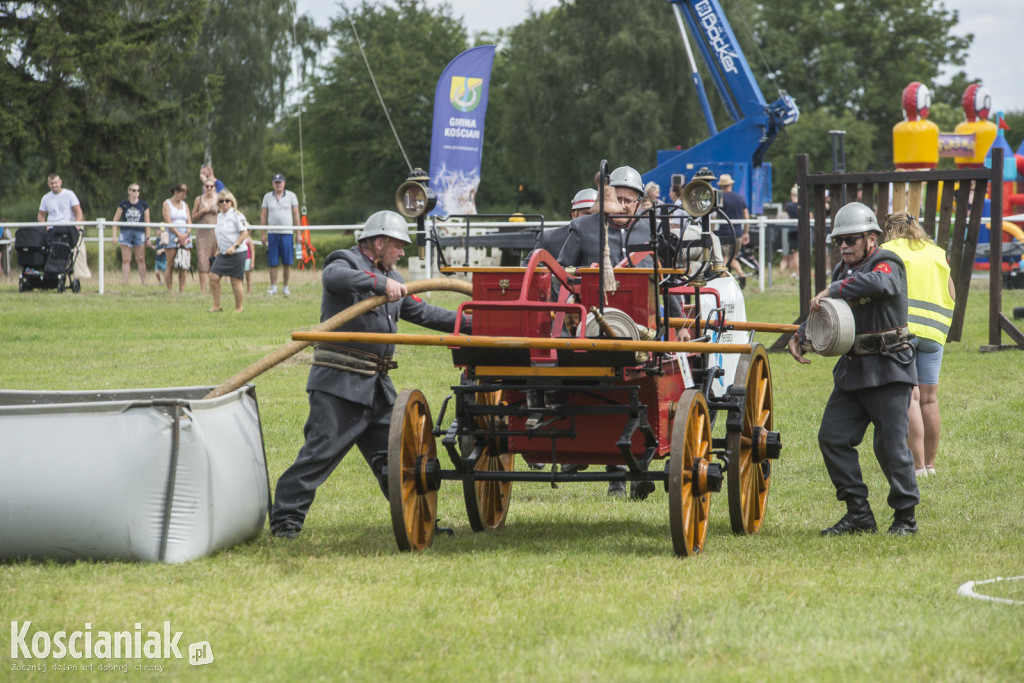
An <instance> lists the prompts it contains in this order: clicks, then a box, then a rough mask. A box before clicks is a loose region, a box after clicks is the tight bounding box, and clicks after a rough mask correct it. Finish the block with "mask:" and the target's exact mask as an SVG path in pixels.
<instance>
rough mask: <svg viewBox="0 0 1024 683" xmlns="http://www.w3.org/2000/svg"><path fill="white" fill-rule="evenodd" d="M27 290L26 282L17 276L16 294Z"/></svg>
mask: <svg viewBox="0 0 1024 683" xmlns="http://www.w3.org/2000/svg"><path fill="white" fill-rule="evenodd" d="M28 290H29V286H28V283H27V282H25V281H24V280H22V279H21V278H20V277H19V278H18V294H21V293H22V292H27V291H28Z"/></svg>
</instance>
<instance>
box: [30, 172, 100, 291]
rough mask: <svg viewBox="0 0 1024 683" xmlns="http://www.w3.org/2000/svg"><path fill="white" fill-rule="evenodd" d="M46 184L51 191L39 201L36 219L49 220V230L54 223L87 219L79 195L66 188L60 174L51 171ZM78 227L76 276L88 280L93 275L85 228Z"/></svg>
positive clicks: (76, 221) (43, 221) (41, 221)
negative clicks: (87, 253) (84, 216)
mask: <svg viewBox="0 0 1024 683" xmlns="http://www.w3.org/2000/svg"><path fill="white" fill-rule="evenodd" d="M46 184H47V185H49V187H50V191H49V192H47V193H46V194H45V195H43V198H42V200H40V202H39V213H38V215H37V216H36V220H37V221H38V222H40V223H46V222H49V223H50V225H48V226H47V228H46V229H47V230H49V229H50V228H52V227H53V224H54V223H81V221H83V220H85V219H84V218H83V216H82V204H81V202H79V201H78V195H76V194H75V193H74V192H73V191H72V190H66V189H64V181H63V180H61V177H60V175H58V174H56V173H51V174H50V175H49V176H48V177H47V179H46ZM75 227H76V228H78V255H77V256H76V257H75V271H74V277H76V278H78V279H80V280H87V279H89V278H91V277H92V272H91V271H90V270H89V263H88V258H87V255H86V252H85V230H84V229H83V228H82V226H81V225H80V224H79V225H76V226H75Z"/></svg>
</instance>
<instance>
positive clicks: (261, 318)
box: [0, 272, 1024, 681]
mask: <svg viewBox="0 0 1024 683" xmlns="http://www.w3.org/2000/svg"><path fill="white" fill-rule="evenodd" d="M265 277H266V275H265V273H262V272H261V273H257V279H256V282H255V284H254V292H255V293H254V294H253V295H252V296H251V297H250V298H248V299H247V300H246V303H245V313H243V314H241V315H235V314H233V313H230V312H225V313H220V314H209V313H207V312H206V311H207V309H208V308H209V305H210V302H209V297H208V296H201V295H200V294H199V292H198V286H197V285H196V284H195V283H191V284H190V291H189V292H187V293H186V294H185V295H168V294H167V292H166V291H165V290H163V289H160V288H157V287H155V286H150V287H148V288H143V287H140V286H138V285H133V286H128V287H124V286H121V285H120V278H119V275H117V274H114V275H112V276H111V275H110V274H108V279H107V294H105V295H104V296H99V295H97V294H95V287H94V286H93V285H88V284H87V285H86V287H85V291H84V292H83V293H82V294H80V295H72V294H70V293H65V294H59V295H58V294H56V293H55V292H53V291H49V292H33V293H29V294H22V295H19V294H17V288H16V283H15V282H14V281H12V280H6V281H4V280H0V349H2V351H3V354H2V356H0V387H2V388H4V389H39V390H57V389H108V388H109V389H117V388H141V387H160V386H184V385H212V384H217V383H219V382H220V381H222V380H224V379H226V378H227V377H229V376H231V375H233V374H234V373H236V372H237V371H238V370H240V369H241V368H243V367H245V366H246V365H248V364H249V363H251V362H253V361H254V360H257V359H259V358H261V357H262V356H263V355H265V354H267V353H269V352H270V351H272V350H274V349H275V348H277V347H278V346H280V345H281V344H284V343H286V342H287V341H288V334H289V332H290V331H291V330H294V329H299V328H303V327H308V326H311V325H313V324H315V323H316V322H317V317H318V313H319V284H318V282H317V281H316V279H315V278H313V277H309V276H301V277H299V278H297V280H298V281H297V282H295V283H294V284H293V286H292V289H293V292H294V294H293V296H292V297H291V298H290V299H282V298H281V297H273V298H272V297H269V296H268V295H266V294H265V293H264V292H265V290H266V284H267V283H266V280H265ZM133 278H134V273H133ZM777 281H778V280H777ZM1004 297H1005V298H1004V311H1006V312H1007V313H1009V312H1010V311H1012V309H1013V307H1015V306H1021V305H1024V292H1021V291H1007V292H1005V294H1004ZM433 301H435V302H439V303H442V304H444V305H448V306H454V305H455V304H456V303H457V301H459V297H457V296H456V295H436V296H434V297H433ZM746 301H747V312H748V318H749V319H751V320H765V321H776V322H790V321H791V320H792V319H793V317H794V315H795V313H796V312H797V310H798V302H797V292H796V288H795V286H794V285H793V284H792V283H791V282H789V281H786V282H782V283H780V284H779V285H778V286H777V287H776V288H775V289H774V290H772V291H771V292H767V293H763V294H757V293H752V294H748V296H747V300H746ZM987 310H988V297H987V282H980V281H979V282H975V287H974V289H973V291H972V293H971V296H970V307H969V312H968V317H967V326H966V330H965V334H964V339H963V342H961V343H957V344H950V345H948V346H947V348H946V357H945V362H944V365H943V373H942V384H941V387H942V388H941V391H940V400H941V408H942V415H943V419H944V433H943V438H942V444H941V447H940V452H939V458H938V475H937V476H935V477H931V478H928V479H926V480H923V481H922V485H921V493H922V504H921V506H920V507H919V508H918V521H919V524H920V527H921V531H920V533H919V534H918V535H917V536H916V537H913V538H890V537H888V536H887V535H886V534H884V533H883V534H879V535H875V536H862V537H856V538H841V539H822V538H819V536H818V530H819V529H820V528H822V527H823V526H826V525H828V524H831V523H832V522H834V521H835V520H836V519H838V517H839V516H841V514H842V513H843V510H842V508H841V505H840V504H839V503H838V502H837V501H836V500H835V496H834V490H833V488H832V486H831V484H830V482H829V480H828V477H827V475H826V473H825V469H824V466H823V464H822V462H821V457H820V454H819V452H818V449H817V442H816V433H817V429H818V423H819V419H820V416H821V410H822V407H823V404H824V401H825V399H826V397H827V396H828V393H829V390H830V385H831V373H830V370H831V366H832V362H831V361H830V360H829V359H824V358H817V357H815V358H814V359H813V364H812V365H810V366H807V367H804V366H798V365H797V364H796V363H795V362H793V361H792V360H791V359H790V358H789V357H788V355H787V356H782V355H772V357H771V360H772V370H773V374H774V390H775V411H776V412H775V418H776V422H775V424H776V428H777V429H779V431H781V433H782V438H783V445H784V448H783V455H782V459H781V460H780V461H779V462H778V463H777V465H776V467H775V469H774V470H773V474H774V476H773V478H772V489H771V494H770V496H769V512H768V516H767V520H766V521H765V525H764V528H763V529H762V531H761V532H760V533H759V534H757V535H755V536H752V537H742V538H741V537H737V536H734V535H733V534H732V533H731V532H730V529H729V519H728V517H729V514H728V504H727V501H726V497H725V494H724V493H723V494H721V495H719V496H716V497H715V498H714V499H713V502H712V506H711V531H710V534H709V538H708V542H707V545H706V547H705V552H704V553H703V554H702V555H701V556H699V557H696V558H690V559H680V558H677V557H675V556H674V555H673V553H672V544H671V538H670V535H669V517H668V497H667V495H666V494H665V492H664V491H663V490H661V489H659V490H658V491H656V492H655V493H654V494H652V495H651V497H650V498H649V499H648V500H646V501H645V502H628V501H623V500H617V499H609V498H608V497H607V496H606V495H605V488H606V486H605V485H604V484H575V485H562V486H561V487H560V488H559V489H557V490H553V489H551V488H550V487H549V486H545V485H538V484H515V485H513V493H512V505H511V511H510V513H509V517H508V523H507V526H506V527H505V528H504V529H503V530H500V531H498V532H495V533H490V534H475V533H473V532H472V531H471V530H470V528H469V524H468V521H467V520H466V512H465V508H464V504H463V501H462V492H461V487H460V486H459V485H458V484H452V483H446V484H445V485H444V486H442V488H441V491H440V493H439V511H440V515H441V520H442V523H444V524H447V525H449V526H452V527H454V529H455V536H454V537H453V538H448V537H440V538H438V539H437V540H436V542H435V543H434V545H433V547H432V548H431V549H429V550H428V551H426V552H424V553H421V554H400V553H398V552H397V550H396V547H395V542H394V537H393V534H392V531H391V521H390V515H389V510H388V506H387V504H386V502H385V501H384V499H383V498H382V497H381V496H380V493H379V492H378V489H377V487H376V485H375V483H374V482H373V481H372V480H371V477H370V474H369V471H368V468H367V467H366V465H365V463H364V461H363V459H362V458H360V457H358V455H357V454H352V455H350V457H348V458H346V459H345V461H344V462H343V463H342V465H341V466H340V467H339V469H338V471H337V472H336V473H335V474H334V476H332V478H331V479H330V480H329V481H328V482H327V484H325V485H324V486H323V487H322V488H321V489H320V491H319V495H318V497H317V500H316V503H315V504H314V506H313V508H312V510H311V513H310V516H309V518H308V519H307V524H306V529H305V531H304V532H303V534H302V536H301V537H300V538H299V539H298V540H296V541H292V542H288V541H284V540H281V539H275V538H272V537H270V535H269V533H267V532H266V531H264V532H263V533H262V534H261V535H260V536H259V537H257V538H256V539H254V540H253V541H251V542H249V543H246V544H244V545H241V546H238V547H235V548H231V549H229V550H226V551H224V552H221V553H219V554H217V555H216V556H213V557H208V558H205V559H201V560H198V561H195V562H191V563H188V564H185V565H179V566H164V565H152V564H138V563H118V562H109V563H108V562H77V563H71V564H59V563H54V562H46V561H20V562H9V563H3V564H0V632H2V633H3V635H2V636H0V664H2V669H0V671H2V673H0V678H4V679H7V680H21V679H23V678H24V679H25V680H31V679H43V678H45V677H47V676H53V675H54V674H53V672H52V671H47V672H46V673H45V674H44V673H42V672H38V671H36V672H15V671H12V670H11V669H12V666H13V665H15V664H18V663H20V664H28V663H31V662H26V661H25V660H18V661H17V662H12V660H11V652H10V636H9V632H10V630H9V627H8V623H9V622H10V621H14V620H16V621H19V622H24V621H26V620H31V621H32V622H33V624H32V630H33V631H35V630H43V631H48V632H49V633H51V634H53V633H55V632H56V631H60V630H66V631H72V630H81V629H83V628H84V625H85V623H91V624H92V629H93V630H94V631H99V630H109V631H115V630H126V629H132V628H133V625H134V624H135V623H139V622H141V623H142V624H143V629H144V630H145V629H147V628H157V627H158V626H160V625H162V624H163V622H164V621H171V622H172V624H173V627H174V629H175V630H181V631H183V632H184V635H183V637H182V644H187V643H191V642H195V641H202V640H206V641H209V642H210V643H211V646H212V649H213V652H214V655H215V661H214V662H213V663H212V664H211V665H209V666H203V667H196V668H193V667H191V666H189V665H188V663H186V662H185V661H181V660H160V661H157V662H156V663H158V664H161V665H163V666H164V667H165V668H164V671H163V672H162V673H160V674H156V673H146V674H145V675H147V676H161V677H163V678H158V679H157V680H172V679H178V678H185V677H186V676H206V677H209V678H212V679H217V680H305V679H319V680H374V681H376V680H385V681H395V680H452V681H470V680H472V681H483V680H508V681H523V680H544V681H549V680H550V681H620V680H630V681H640V680H643V681H648V680H664V681H676V680H716V681H717V680H726V681H740V680H743V681H747V680H768V681H805V680H811V681H833V680H835V681H861V680H865V681H867V680H870V681H892V680H901V681H1019V680H1022V679H1024V605H1020V604H1018V605H1007V604H996V603H991V602H983V601H980V600H971V599H968V598H964V597H960V596H958V595H957V592H956V591H957V587H958V586H960V585H961V584H962V583H964V582H966V581H969V580H984V579H988V578H993V577H998V576H1002V577H1016V576H1021V575H1024V474H1022V456H1024V430H1022V429H1021V422H1022V420H1021V416H1022V415H1024V390H1022V388H1024V355H1022V354H1021V353H1020V352H1019V351H1013V350H1009V351H1002V352H999V353H989V354H982V353H979V352H978V347H979V346H981V345H983V344H986V343H987ZM413 329H414V328H412V327H411V326H410V327H409V328H408V330H407V331H411V330H413ZM761 341H764V342H766V343H770V342H771V341H772V338H763V339H761ZM397 360H398V361H399V363H400V367H399V368H398V370H396V371H394V374H393V377H394V379H395V383H396V385H397V386H398V387H400V388H405V387H418V388H421V389H423V391H424V392H425V393H426V395H427V398H428V399H429V402H430V405H431V407H432V408H434V409H435V410H436V409H437V408H438V407H439V406H440V403H441V400H442V399H443V398H444V396H445V395H446V394H447V388H448V386H449V385H450V384H452V383H455V382H457V379H458V376H457V372H456V371H455V370H454V369H453V368H452V365H451V357H450V355H449V354H448V353H447V352H445V351H441V350H439V349H431V348H421V349H414V348H412V347H403V348H400V350H399V352H398V356H397ZM308 363H309V355H308V354H306V353H304V354H301V355H300V356H297V357H296V358H294V359H292V360H290V361H288V362H286V363H285V364H283V365H281V366H279V367H277V368H274V369H273V370H271V371H269V372H268V373H266V374H264V375H263V376H261V377H260V378H258V379H257V380H256V382H255V384H256V387H257V394H258V398H259V402H260V412H261V417H262V427H263V434H264V438H265V440H266V452H267V457H268V465H269V471H270V482H271V486H273V485H274V483H276V480H277V477H278V476H279V475H280V474H281V472H282V471H283V470H284V468H285V467H287V466H288V465H289V464H290V463H291V461H292V460H293V459H294V457H295V453H296V451H297V450H298V448H299V446H300V445H301V441H302V425H303V422H304V421H305V418H306V401H305V392H304V386H305V376H306V372H307V370H308ZM867 443H869V444H870V435H869V436H868V439H867ZM2 447H3V435H2V433H0V449H2ZM58 447H59V448H74V443H73V440H72V439H70V438H69V437H67V436H64V437H63V438H62V435H56V436H53V435H40V457H43V456H44V455H45V452H46V449H47V448H58ZM862 453H863V458H862V464H863V469H864V473H865V477H866V480H867V483H868V485H869V487H870V489H871V492H872V503H873V505H874V508H875V511H876V515H877V516H878V517H879V525H880V526H883V525H884V526H885V527H887V526H888V523H889V521H890V516H889V510H888V508H887V506H886V505H885V493H886V486H885V481H884V478H883V477H882V475H881V473H880V471H879V468H878V465H877V463H876V462H875V460H874V457H873V455H872V454H871V451H870V447H868V448H867V449H862ZM0 476H3V473H2V471H0ZM104 495H117V492H116V491H97V496H104ZM3 503H4V501H0V506H2V505H3ZM0 522H2V519H0ZM979 591H983V592H986V593H987V594H989V595H993V596H996V597H1003V598H1010V599H1013V600H1019V601H1024V581H1019V582H1001V583H995V584H988V585H986V586H984V587H982V588H979ZM54 661H55V660H50V664H51V665H52V664H53V663H54ZM65 661H68V660H65ZM87 661H88V660H77V661H76V662H73V663H75V664H78V665H79V667H80V669H81V668H82V667H83V666H85V665H86V664H85V663H86V662H87ZM93 663H94V665H96V666H98V664H99V663H100V662H98V661H96V660H93ZM114 663H115V664H127V665H128V672H129V673H131V674H132V675H133V678H138V677H141V675H142V674H139V673H135V672H134V671H133V667H134V665H135V664H136V663H137V662H135V661H128V660H125V661H123V662H120V661H115V662H114ZM58 673H59V672H58ZM79 673H84V672H81V671H80V672H79ZM96 673H101V674H102V673H104V672H96ZM69 675H76V674H69Z"/></svg>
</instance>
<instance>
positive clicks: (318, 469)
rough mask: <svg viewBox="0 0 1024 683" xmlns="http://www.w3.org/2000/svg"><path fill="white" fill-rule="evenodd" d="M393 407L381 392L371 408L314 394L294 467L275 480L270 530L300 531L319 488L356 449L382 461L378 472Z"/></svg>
mask: <svg viewBox="0 0 1024 683" xmlns="http://www.w3.org/2000/svg"><path fill="white" fill-rule="evenodd" d="M391 408H392V404H391V403H390V402H389V401H388V400H387V397H386V396H385V395H384V394H383V392H378V393H377V397H376V399H375V401H374V405H373V406H372V407H366V406H362V405H359V404H358V403H352V402H351V401H346V400H345V399H342V398H338V397H337V396H332V395H331V394H327V393H324V392H322V391H315V390H314V391H310V392H309V417H308V418H307V419H306V426H305V427H304V428H303V433H304V434H305V437H306V442H305V443H304V444H303V445H302V448H300V449H299V454H298V456H297V457H296V458H295V462H294V463H292V465H291V466H290V467H289V468H288V469H287V470H285V472H284V474H282V475H281V478H280V479H278V480H277V489H276V491H275V492H274V507H273V508H272V509H271V511H270V528H271V529H277V528H280V527H282V526H285V525H288V524H291V525H295V526H297V527H299V528H302V523H303V521H304V520H305V519H306V514H307V513H308V512H309V506H310V505H312V504H313V499H314V498H315V497H316V489H317V487H318V486H320V484H323V483H324V482H325V481H327V477H329V476H331V472H333V471H334V468H336V467H337V466H338V464H339V463H340V462H341V459H342V458H344V457H345V454H346V453H348V451H349V449H351V448H352V446H359V450H360V452H362V454H363V457H364V458H366V462H367V463H372V462H373V460H374V458H375V457H380V456H383V459H382V460H379V461H378V463H377V470H379V469H380V468H381V467H382V466H383V465H384V464H385V462H386V460H387V452H388V430H389V428H390V424H391ZM372 468H373V465H372V464H371V469H372ZM374 474H380V472H379V471H375V472H374Z"/></svg>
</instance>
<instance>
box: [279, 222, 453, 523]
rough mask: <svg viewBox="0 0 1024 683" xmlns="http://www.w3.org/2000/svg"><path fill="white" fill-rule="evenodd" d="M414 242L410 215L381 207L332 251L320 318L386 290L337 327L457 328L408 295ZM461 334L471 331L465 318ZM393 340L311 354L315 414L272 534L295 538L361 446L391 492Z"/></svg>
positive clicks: (287, 476)
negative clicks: (347, 244) (352, 238)
mask: <svg viewBox="0 0 1024 683" xmlns="http://www.w3.org/2000/svg"><path fill="white" fill-rule="evenodd" d="M409 243H410V240H409V228H408V226H407V225H406V222H405V219H404V218H402V217H401V216H399V215H398V214H397V213H395V212H394V211H378V212H377V213H375V214H373V215H372V216H370V217H369V218H368V219H366V224H365V225H364V226H363V231H362V233H361V234H360V236H359V242H358V243H357V244H356V245H355V246H353V247H351V248H349V249H339V250H337V251H334V252H331V254H330V255H329V256H328V257H327V259H326V260H325V261H324V269H323V273H322V275H321V282H322V284H323V297H322V299H321V302H320V321H321V322H323V321H326V320H328V319H329V318H332V317H333V316H334V315H336V314H337V313H339V312H341V311H343V310H345V309H346V308H348V307H350V306H353V305H355V304H357V303H359V302H360V301H362V300H364V299H369V298H371V297H374V296H377V295H380V294H386V295H387V297H388V303H387V304H384V305H382V306H378V307H377V308H375V309H374V310H372V311H369V312H367V313H364V314H363V315H361V316H359V317H358V318H356V319H355V320H351V321H349V322H348V323H346V324H344V325H342V326H341V327H339V328H338V329H337V330H336V331H338V332H341V331H349V332H384V333H390V334H395V333H397V332H398V321H399V319H403V320H409V321H410V322H413V323H415V324H417V325H422V326H423V327H429V328H430V329H432V330H438V331H440V332H448V333H451V332H453V331H454V328H455V313H454V312H453V311H449V310H447V309H444V308H441V307H439V306H433V305H431V304H428V303H425V302H424V301H423V300H422V299H420V298H419V297H416V296H408V291H407V290H406V287H405V280H404V279H403V278H402V276H401V274H400V273H399V272H398V270H397V269H396V266H397V264H398V260H399V259H400V258H402V256H403V255H404V254H405V246H406V245H408V244H409ZM461 331H462V332H464V333H466V334H469V333H470V332H471V331H472V330H471V328H470V324H469V322H468V321H466V320H464V321H463V325H462V330H461ZM394 352H395V347H394V345H393V344H387V345H385V344H360V343H355V342H353V343H350V344H346V345H345V346H338V345H334V344H326V343H319V344H317V345H316V349H315V351H314V353H313V367H311V368H310V370H309V380H308V381H307V382H306V392H307V393H308V395H309V418H308V419H307V420H306V426H305V427H304V429H303V433H304V435H305V439H306V440H305V443H304V444H303V446H302V448H301V449H299V454H298V456H297V457H296V458H295V462H294V463H292V465H291V467H289V468H288V469H287V470H285V472H284V474H282V475H281V478H280V479H279V480H278V481H277V488H276V491H275V494H274V507H273V508H272V509H271V511H270V532H271V533H272V534H273V535H274V536H280V537H284V538H296V537H297V536H298V535H299V532H301V531H302V525H303V523H304V521H305V519H306V514H307V513H308V512H309V507H310V505H312V504H313V498H314V497H315V496H316V489H317V487H318V486H320V484H322V483H324V482H325V481H327V477H329V476H330V475H331V472H333V471H334V469H335V468H336V467H337V466H338V464H339V463H340V462H341V459H342V458H344V457H345V454H346V453H348V451H349V450H350V449H351V448H352V446H355V445H358V446H359V451H360V452H361V453H362V454H363V457H364V458H366V462H367V463H369V465H370V469H371V470H372V471H373V473H374V475H375V476H376V477H377V481H378V483H379V484H380V487H381V490H382V491H383V492H384V495H385V497H387V479H386V478H384V477H383V476H382V472H383V468H384V465H385V464H386V462H387V453H388V431H389V429H390V424H391V409H392V407H393V406H394V403H395V397H396V396H397V395H398V392H397V391H395V385H394V384H392V382H391V378H390V377H389V376H388V372H389V371H390V370H392V369H394V368H395V367H397V364H396V363H394V362H393V361H392V360H391V357H392V355H393V354H394Z"/></svg>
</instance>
